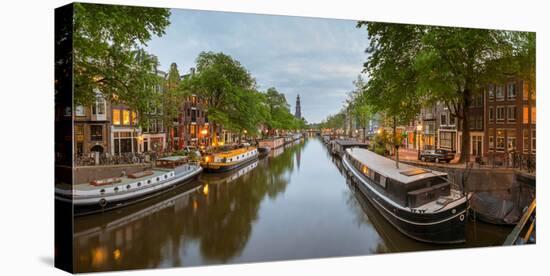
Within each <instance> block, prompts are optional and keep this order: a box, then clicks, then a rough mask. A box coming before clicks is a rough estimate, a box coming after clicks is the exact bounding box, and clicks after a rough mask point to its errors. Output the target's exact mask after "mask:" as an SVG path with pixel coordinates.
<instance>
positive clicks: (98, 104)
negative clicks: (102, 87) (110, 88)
mask: <svg viewBox="0 0 550 276" xmlns="http://www.w3.org/2000/svg"><path fill="white" fill-rule="evenodd" d="M92 115H105V99H104V98H103V96H101V95H97V97H96V98H95V104H94V105H92Z"/></svg>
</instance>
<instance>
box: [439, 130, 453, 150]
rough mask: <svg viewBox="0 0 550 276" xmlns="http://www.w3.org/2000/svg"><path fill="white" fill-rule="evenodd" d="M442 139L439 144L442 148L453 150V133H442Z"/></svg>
mask: <svg viewBox="0 0 550 276" xmlns="http://www.w3.org/2000/svg"><path fill="white" fill-rule="evenodd" d="M440 135H441V137H440V138H439V143H440V146H441V147H442V148H447V149H452V148H453V133H452V132H440Z"/></svg>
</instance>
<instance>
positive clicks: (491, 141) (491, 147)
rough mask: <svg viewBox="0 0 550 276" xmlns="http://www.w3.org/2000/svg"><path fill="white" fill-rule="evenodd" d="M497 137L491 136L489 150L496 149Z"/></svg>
mask: <svg viewBox="0 0 550 276" xmlns="http://www.w3.org/2000/svg"><path fill="white" fill-rule="evenodd" d="M494 139H495V137H494V136H492V135H491V136H489V149H490V150H494V149H495V142H494V141H495V140H494Z"/></svg>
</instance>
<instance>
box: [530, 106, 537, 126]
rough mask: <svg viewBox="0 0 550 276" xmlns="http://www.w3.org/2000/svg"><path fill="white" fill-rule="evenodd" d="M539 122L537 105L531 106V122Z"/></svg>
mask: <svg viewBox="0 0 550 276" xmlns="http://www.w3.org/2000/svg"><path fill="white" fill-rule="evenodd" d="M536 123H537V107H535V106H533V107H531V124H536Z"/></svg>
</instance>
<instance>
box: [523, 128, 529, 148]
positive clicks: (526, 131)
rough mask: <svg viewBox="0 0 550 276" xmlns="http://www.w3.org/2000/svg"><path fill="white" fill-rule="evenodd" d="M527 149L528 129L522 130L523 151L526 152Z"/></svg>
mask: <svg viewBox="0 0 550 276" xmlns="http://www.w3.org/2000/svg"><path fill="white" fill-rule="evenodd" d="M528 151H529V130H528V129H524V130H523V152H524V153H527V152H528Z"/></svg>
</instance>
